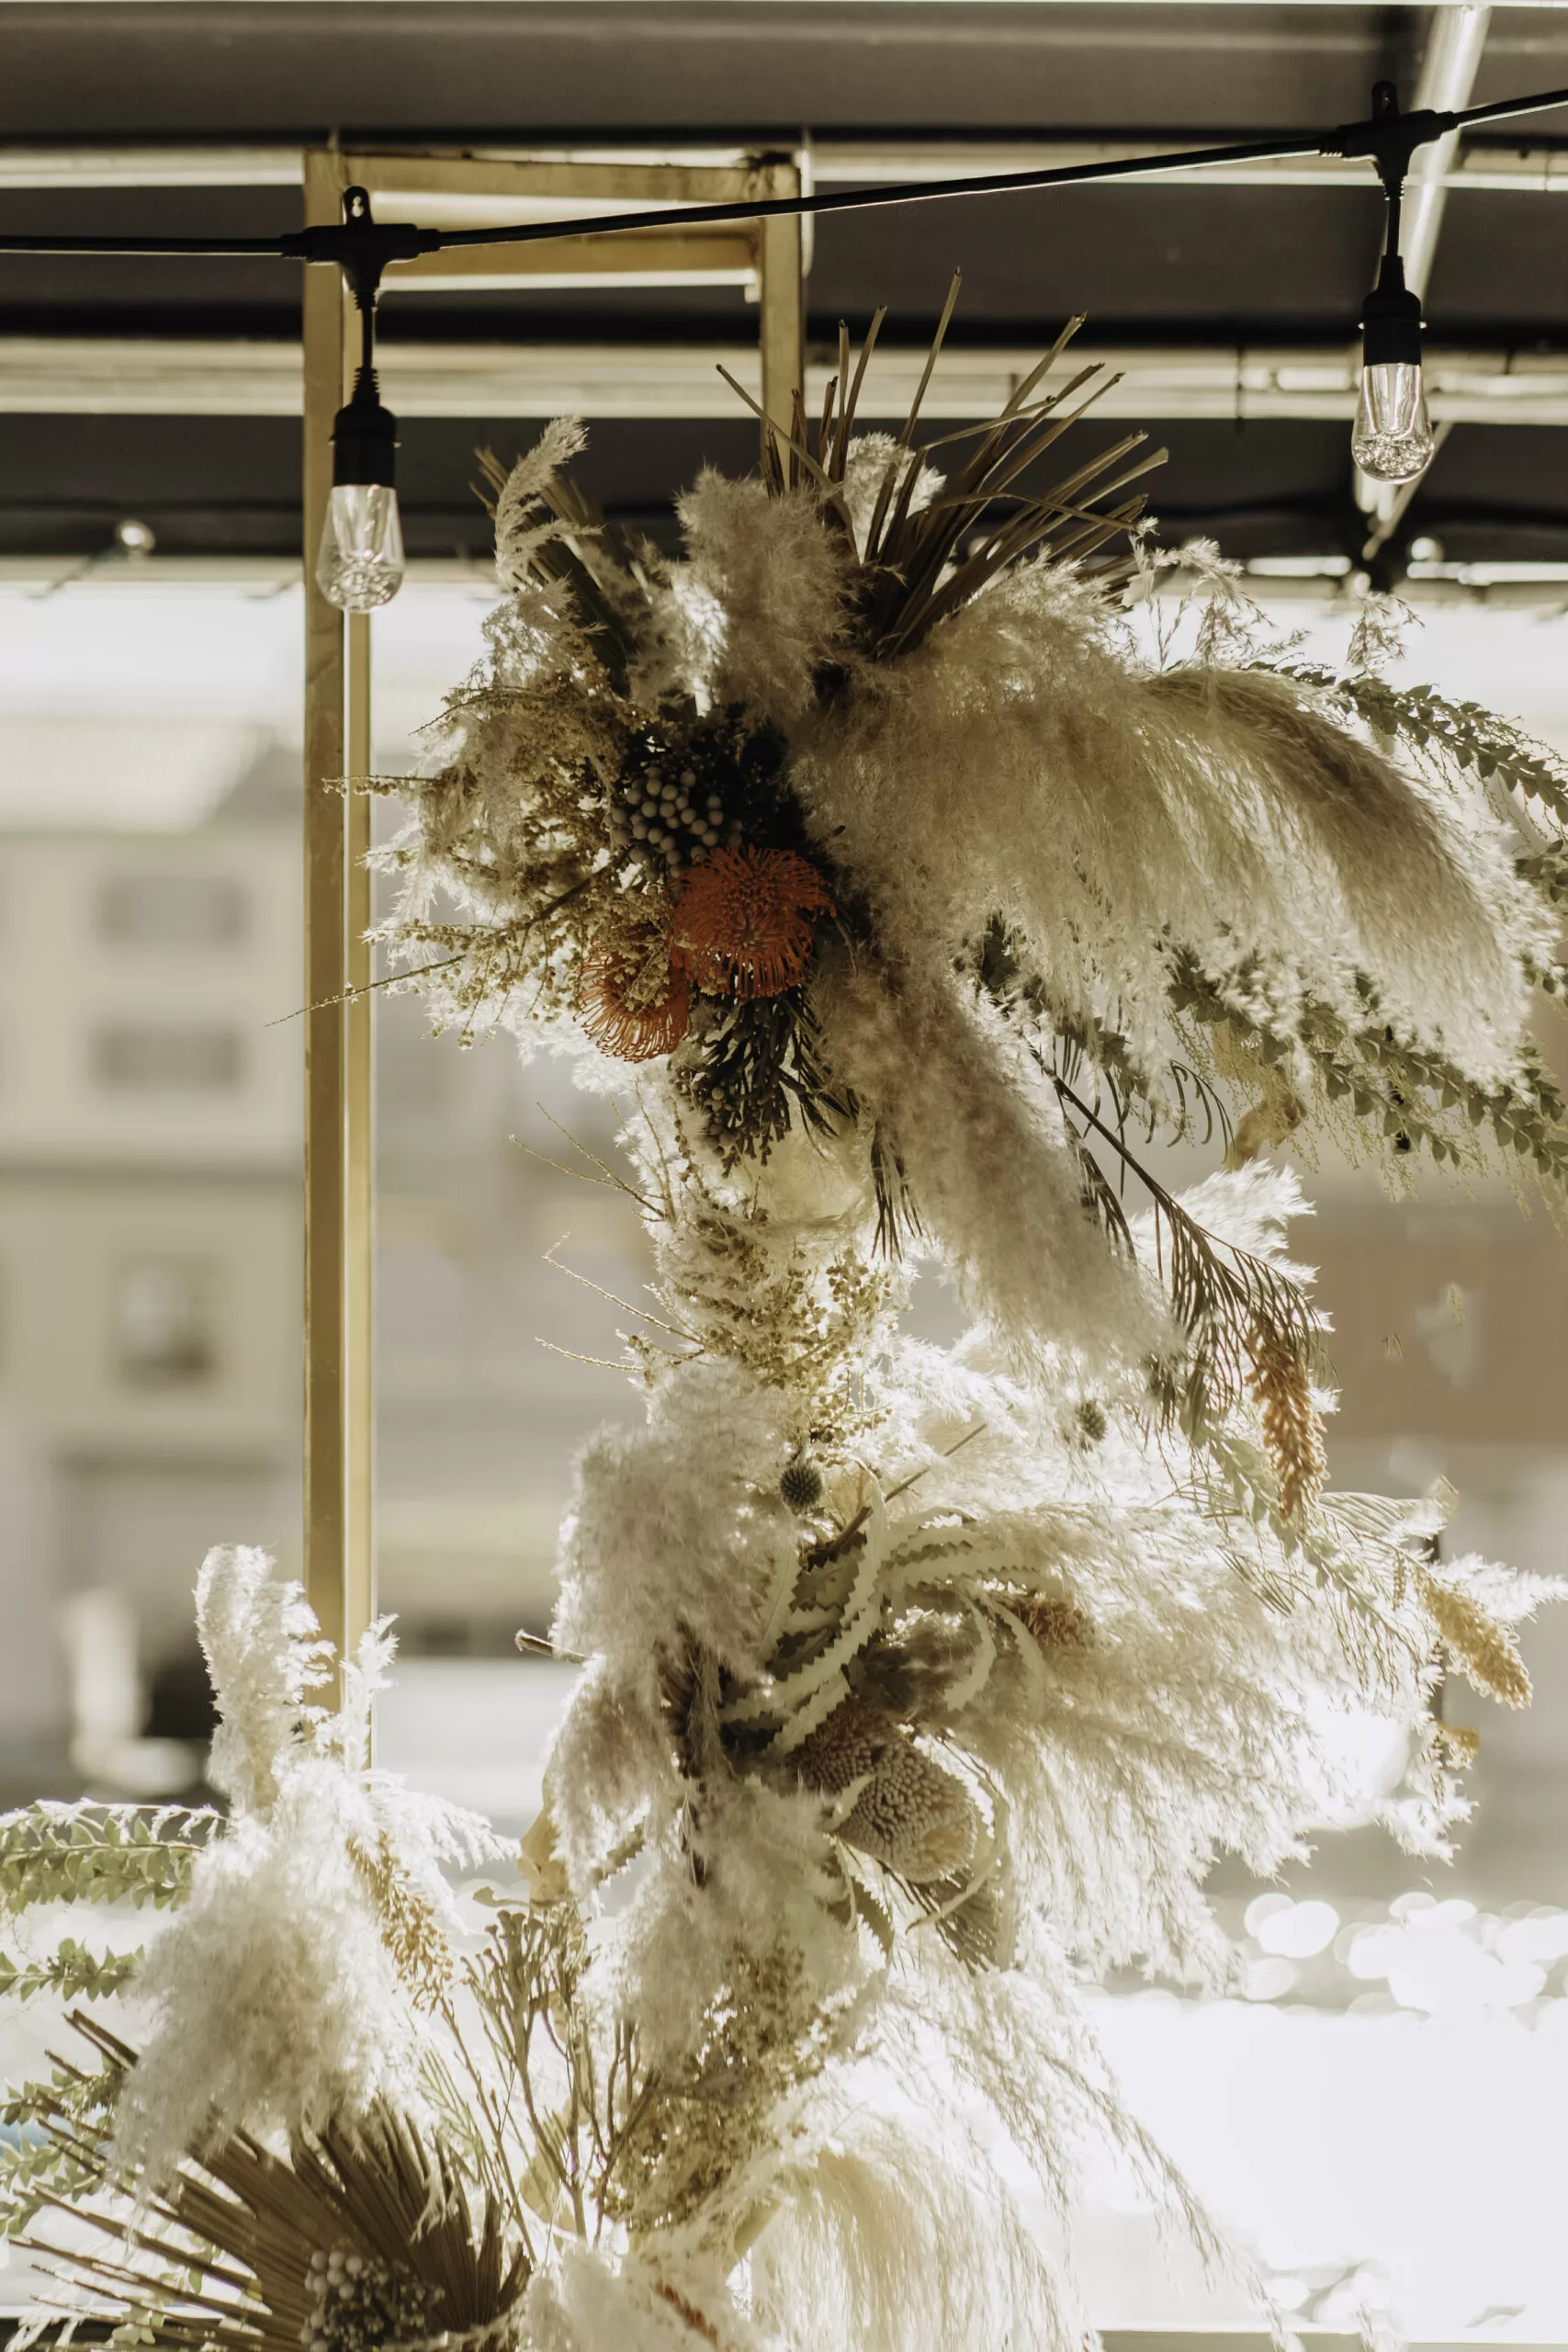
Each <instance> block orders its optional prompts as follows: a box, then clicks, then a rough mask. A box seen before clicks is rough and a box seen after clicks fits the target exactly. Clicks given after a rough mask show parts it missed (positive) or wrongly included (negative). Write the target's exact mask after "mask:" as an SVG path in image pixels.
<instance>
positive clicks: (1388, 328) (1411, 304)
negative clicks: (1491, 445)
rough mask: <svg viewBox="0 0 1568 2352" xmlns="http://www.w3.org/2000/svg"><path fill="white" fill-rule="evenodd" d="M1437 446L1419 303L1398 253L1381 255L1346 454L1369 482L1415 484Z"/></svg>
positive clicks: (1367, 306)
mask: <svg viewBox="0 0 1568 2352" xmlns="http://www.w3.org/2000/svg"><path fill="white" fill-rule="evenodd" d="M1434 447H1436V444H1435V442H1434V440H1433V437H1432V425H1431V420H1430V418H1429V417H1428V416H1427V393H1426V388H1425V386H1424V385H1423V383H1422V379H1421V303H1420V299H1419V297H1418V296H1416V295H1415V294H1413V293H1412V292H1411V291H1410V289H1409V288H1408V287H1407V286H1406V285H1405V283H1404V264H1403V263H1402V262H1401V260H1400V258H1399V255H1398V254H1396V253H1392V252H1390V253H1386V254H1384V255H1383V261H1382V269H1381V270H1380V271H1379V272H1378V282H1377V284H1376V285H1375V286H1374V287H1373V288H1372V290H1371V293H1370V294H1369V295H1368V296H1367V299H1366V301H1365V303H1364V305H1363V306H1362V311H1361V390H1360V397H1359V400H1358V401H1357V403H1356V423H1355V425H1354V428H1353V429H1352V432H1351V435H1350V454H1351V456H1352V457H1353V458H1355V460H1356V463H1357V464H1358V465H1359V467H1360V469H1361V471H1362V472H1363V473H1364V474H1365V475H1367V476H1368V478H1369V480H1371V481H1415V480H1416V476H1417V475H1418V474H1421V473H1424V472H1425V471H1426V469H1427V467H1428V466H1429V465H1430V464H1431V462H1432V451H1433V449H1434Z"/></svg>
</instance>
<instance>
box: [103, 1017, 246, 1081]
mask: <svg viewBox="0 0 1568 2352" xmlns="http://www.w3.org/2000/svg"><path fill="white" fill-rule="evenodd" d="M243 1071H244V1050H243V1042H242V1040H241V1036H240V1033H239V1031H238V1030H237V1029H231V1028H227V1027H224V1028H219V1027H214V1026H208V1025H197V1024H194V1023H185V1022H154V1021H139V1022H135V1023H131V1022H122V1023H115V1024H114V1025H113V1026H112V1027H109V1028H105V1029H100V1030H99V1031H98V1032H97V1034H96V1036H95V1037H94V1039H93V1075H94V1077H95V1078H96V1080H98V1083H99V1084H100V1085H101V1086H113V1087H123V1088H125V1089H127V1090H128V1091H129V1090H132V1089H134V1090H136V1091H141V1092H152V1091H158V1092H167V1093H182V1094H214V1093H220V1092H224V1091H228V1090H229V1089H231V1088H232V1087H236V1086H238V1085H239V1083H240V1080H241V1078H242V1077H243Z"/></svg>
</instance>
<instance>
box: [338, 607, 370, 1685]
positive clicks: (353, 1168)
mask: <svg viewBox="0 0 1568 2352" xmlns="http://www.w3.org/2000/svg"><path fill="white" fill-rule="evenodd" d="M370 711H371V703H370V616H369V614H368V613H351V614H350V616H349V621H348V774H349V775H350V776H351V777H360V776H367V775H369V773H370V769H371V737H370V723H371V722H370ZM371 805H372V804H371V800H370V796H369V794H368V793H367V792H350V794H349V796H348V802H347V807H346V809H345V812H344V813H345V817H346V820H347V821H346V842H347V858H348V872H347V876H346V888H345V899H346V915H347V940H346V945H345V953H344V970H345V975H346V979H347V985H348V988H349V989H350V991H351V994H350V997H349V1001H348V1004H347V1007H346V1008H345V1022H346V1031H347V1035H346V1037H345V1041H344V1043H345V1049H346V1057H347V1068H346V1071H345V1080H346V1083H345V1086H344V1158H345V1162H346V1165H345V1169H344V1185H345V1196H344V1317H345V1333H344V1338H345V1350H344V1421H345V1431H346V1439H345V1459H344V1473H345V1498H344V1500H345V1516H344V1643H345V1645H346V1646H347V1647H349V1648H351V1649H352V1648H353V1646H354V1645H355V1643H356V1642H357V1641H358V1639H359V1636H360V1634H362V1633H363V1632H364V1631H365V1628H366V1627H367V1625H368V1624H369V1623H370V1621H371V1619H372V1618H373V1617H374V1616H375V1614H376V1555H375V1532H374V1530H375V1499H376V1463H375V1445H376V1419H375V1372H376V1362H375V1345H376V1327H375V1311H374V1310H375V1236H376V1227H375V1182H376V1178H375V1141H376V1117H375V1070H376V1064H375V1034H376V1031H375V1023H376V1000H375V998H374V997H373V996H371V995H368V994H367V993H366V991H367V989H368V988H369V985H370V980H371V977H372V973H371V963H372V956H371V949H370V944H369V942H368V941H367V938H366V936H365V934H366V933H367V931H368V929H369V928H370V876H369V874H368V872H367V869H366V865H365V860H366V856H367V853H368V851H369V848H370V813H371Z"/></svg>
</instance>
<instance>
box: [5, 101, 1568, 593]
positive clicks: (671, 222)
mask: <svg viewBox="0 0 1568 2352" xmlns="http://www.w3.org/2000/svg"><path fill="white" fill-rule="evenodd" d="M1564 106H1568V89H1562V90H1540V91H1537V92H1534V93H1533V94H1531V95H1530V96H1526V97H1517V98H1502V99H1497V100H1495V101H1494V102H1493V103H1492V104H1490V105H1488V106H1478V107H1462V108H1458V109H1455V108H1448V107H1417V108H1416V109H1415V110H1414V111H1413V112H1411V113H1409V114H1402V113H1401V112H1400V109H1399V104H1398V99H1397V96H1396V94H1395V91H1394V88H1393V84H1392V83H1388V82H1380V83H1379V84H1378V85H1376V87H1375V88H1374V90H1373V92H1372V111H1371V115H1370V116H1368V118H1367V119H1365V120H1364V121H1359V122H1348V123H1339V124H1337V126H1336V127H1335V128H1334V129H1332V130H1317V131H1303V132H1302V133H1301V134H1300V135H1299V136H1297V137H1295V138H1288V139H1265V140H1252V141H1246V142H1244V143H1242V144H1240V145H1235V146H1229V147H1202V148H1187V149H1177V150H1176V151H1174V152H1173V153H1168V154H1162V155H1134V156H1120V157H1118V156H1112V157H1109V158H1105V159H1103V160H1100V161H1099V162H1095V163H1089V164H1061V165H1055V166H1044V167H1042V168H1041V169H1038V170H1033V171H1023V172H988V173H980V174H976V175H968V176H965V177H961V178H953V179H943V180H915V181H903V182H899V183H896V184H895V185H893V186H891V187H886V186H878V187H861V188H846V189H840V190H835V191H829V192H814V193H812V194H810V195H801V196H786V197H768V198H753V199H751V200H750V201H748V200H746V199H744V198H742V199H741V200H739V202H735V203H724V204H696V205H691V204H687V205H671V206H663V207H659V208H653V209H642V210H640V211H633V212H619V213H612V214H608V215H605V214H604V213H597V214H594V215H592V216H591V217H589V218H587V219H577V220H524V221H515V222H512V223H508V224H503V225H502V226H500V227H497V228H480V229H454V228H446V229H423V228H420V227H417V226H416V225H415V224H414V223H413V222H412V221H403V220H376V219H375V218H374V216H373V213H372V211H371V206H370V198H369V197H368V195H367V192H366V190H365V189H364V188H362V187H350V188H347V189H345V190H344V217H343V219H342V220H339V221H331V222H321V223H316V224H314V225H312V226H310V227H308V228H304V229H297V230H291V231H288V232H286V233H285V234H283V235H282V236H277V237H146V236H135V235H131V236H89V237H81V236H51V235H27V236H18V235H13V234H10V233H7V232H0V253H6V254H40V255H49V254H52V255H56V256H59V255H65V254H95V255H117V254H119V255H126V256H132V255H134V256H138V257H141V258H147V257H157V256H159V255H165V256H168V257H171V258H180V257H185V258H187V259H188V258H190V257H192V256H202V257H208V258H213V259H226V258H228V259H246V260H254V259H257V258H270V259H275V260H279V261H302V262H305V263H314V264H326V265H332V266H336V267H337V268H338V269H340V270H341V271H342V272H343V276H344V283H345V284H346V286H347V287H348V288H349V291H350V292H351V293H352V295H353V297H354V299H355V303H356V304H357V306H358V309H359V311H360V313H361V317H362V320H363V349H362V355H361V364H360V368H359V371H358V375H357V377H356V379H355V388H354V393H353V397H352V399H351V400H350V401H348V403H347V404H346V405H345V406H344V408H343V409H341V410H340V411H339V413H338V418H337V423H336V425H335V427H334V431H333V497H332V503H331V511H330V512H329V515H328V519H327V534H326V537H325V538H324V539H323V543H322V550H321V564H320V565H319V567H318V578H319V579H320V581H321V586H322V588H323V591H324V592H325V594H328V595H329V596H330V597H331V598H332V599H333V602H334V603H336V604H341V605H344V606H345V607H346V608H347V609H349V610H365V609H368V608H369V607H370V606H371V605H376V604H380V603H383V602H385V600H386V599H387V597H389V596H390V595H391V594H394V593H395V591H396V589H397V586H398V583H399V582H400V579H401V577H402V545H401V537H400V526H399V521H398V511H397V496H396V492H395V490H394V488H393V471H394V452H395V450H396V447H397V429H396V420H395V418H394V417H393V416H392V414H391V413H390V411H389V410H388V409H387V408H386V407H384V406H383V405H382V402H381V400H380V395H379V392H378V389H377V384H376V374H375V366H374V357H375V354H374V319H375V311H376V303H377V299H378V294H379V290H380V285H381V279H382V277H383V275H384V274H385V272H386V270H387V269H388V268H389V266H391V265H392V264H394V263H396V262H402V261H413V260H415V259H417V258H418V257H419V256H420V255H422V254H436V253H446V252H450V251H452V250H454V249H456V248H457V247H460V246H466V245H469V246H471V245H519V246H522V245H533V244H545V243H552V242H554V241H556V240H558V239H560V238H567V237H592V236H615V235H617V234H619V233H621V232H624V231H626V230H632V229H644V230H646V229H669V228H683V229H692V228H701V227H704V226H707V225H717V224H720V223H723V222H726V221H732V220H771V219H780V218H796V219H800V218H815V217H816V216H818V215H820V214H825V213H833V212H854V211H860V210H863V209H870V208H873V207H877V208H881V207H885V206H893V205H904V204H932V203H942V202H947V201H951V200H953V199H954V198H962V197H983V196H1002V195H1007V194H1010V193H1012V192H1014V191H1017V192H1020V193H1021V192H1022V191H1024V190H1028V189H1043V188H1053V187H1082V186H1085V185H1087V184H1090V183H1092V182H1095V181H1100V180H1107V181H1111V180H1131V179H1141V178H1148V177H1150V176H1152V175H1166V174H1169V173H1171V172H1190V171H1208V170H1213V169H1217V168H1219V167H1221V166H1223V165H1224V164H1261V163H1282V162H1288V161H1290V160H1291V159H1292V158H1293V157H1299V156H1303V155H1335V156H1340V157H1346V158H1355V157H1365V158H1366V159H1367V160H1368V161H1369V162H1370V163H1371V164H1372V166H1373V169H1374V171H1375V173H1376V175H1377V177H1378V179H1379V180H1380V182H1381V183H1382V189H1383V193H1384V196H1385V198H1386V199H1387V204H1388V228H1387V235H1386V237H1385V240H1384V254H1383V260H1382V268H1381V270H1380V273H1379V277H1378V282H1377V285H1376V286H1375V287H1373V288H1371V291H1370V292H1369V294H1368V295H1367V296H1366V298H1365V300H1364V303H1363V305H1362V321H1361V323H1362V330H1363V345H1362V368H1361V386H1360V398H1359V406H1358V412H1357V419H1356V425H1355V429H1354V433H1353V435H1352V451H1353V454H1354V455H1355V457H1356V459H1357V462H1358V463H1359V465H1360V466H1361V468H1362V469H1363V470H1364V471H1365V472H1367V473H1369V474H1371V476H1372V477H1373V478H1374V479H1380V480H1383V481H1413V480H1415V479H1416V476H1417V475H1419V473H1420V472H1421V471H1422V469H1423V468H1424V467H1425V466H1426V465H1427V462H1428V461H1429V459H1430V457H1431V454H1432V447H1433V437H1432V434H1431V429H1430V426H1429V424H1428V423H1427V405H1426V400H1425V396H1424V393H1423V390H1422V383H1421V344H1420V338H1421V333H1422V327H1423V321H1422V316H1421V306H1420V302H1419V300H1418V299H1417V298H1416V295H1415V294H1414V293H1412V292H1410V291H1409V289H1408V288H1406V287H1405V285H1404V271H1403V266H1402V264H1401V261H1400V256H1399V218H1400V198H1401V192H1402V189H1403V187H1404V178H1405V175H1406V174H1407V172H1408V171H1409V168H1410V163H1411V159H1412V157H1413V156H1414V154H1415V153H1416V150H1417V149H1418V148H1420V147H1425V146H1428V145H1430V144H1431V143H1432V142H1433V141H1436V140H1439V139H1446V138H1448V137H1449V136H1450V134H1451V133H1454V132H1457V131H1461V130H1470V129H1472V128H1473V127H1474V126H1476V125H1478V124H1481V123H1491V122H1506V121H1510V120H1513V119H1517V118H1518V117H1520V116H1525V115H1532V114H1547V113H1550V112H1551V111H1552V109H1553V108H1555V107H1564Z"/></svg>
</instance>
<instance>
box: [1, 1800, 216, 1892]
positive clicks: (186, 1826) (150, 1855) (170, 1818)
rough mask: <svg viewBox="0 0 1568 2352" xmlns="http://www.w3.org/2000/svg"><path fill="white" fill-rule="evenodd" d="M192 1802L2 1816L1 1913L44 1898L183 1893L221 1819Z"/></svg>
mask: <svg viewBox="0 0 1568 2352" xmlns="http://www.w3.org/2000/svg"><path fill="white" fill-rule="evenodd" d="M221 1819H222V1816H221V1815H220V1814H218V1813H216V1812H214V1811H212V1810H211V1809H209V1808H207V1807H192V1806H188V1805H146V1804H120V1805H115V1804H97V1803H96V1802H94V1801H92V1800H85V1801H84V1802H82V1803H80V1804H55V1803H52V1802H48V1803H44V1804H34V1805H28V1806H26V1807H25V1808H23V1809H22V1810H21V1811H19V1812H16V1813H8V1814H6V1815H3V1816H0V1917H15V1916H16V1914H17V1913H18V1912H20V1911H25V1910H27V1909H28V1908H29V1907H30V1906H31V1905H35V1904H39V1903H130V1904H132V1905H135V1906H136V1907H137V1908H138V1909H140V1908H141V1907H142V1906H143V1905H148V1904H151V1905H152V1906H153V1907H154V1908H155V1909H159V1910H162V1909H164V1907H165V1906H166V1905H169V1904H171V1903H177V1902H179V1901H180V1900H181V1898H182V1897H183V1896H184V1894H185V1893H186V1888H187V1887H188V1885H189V1883H190V1873H191V1867H192V1864H193V1863H194V1862H195V1860H196V1858H197V1854H199V1853H200V1852H201V1851H202V1849H203V1848H204V1847H205V1846H206V1845H207V1844H208V1842H209V1839H210V1838H211V1837H212V1836H213V1834H214V1833H215V1831H216V1830H217V1829H218V1828H219V1827H220V1824H221Z"/></svg>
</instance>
